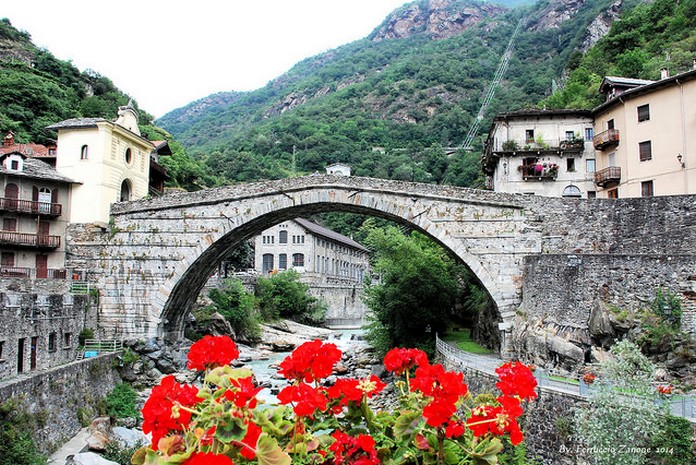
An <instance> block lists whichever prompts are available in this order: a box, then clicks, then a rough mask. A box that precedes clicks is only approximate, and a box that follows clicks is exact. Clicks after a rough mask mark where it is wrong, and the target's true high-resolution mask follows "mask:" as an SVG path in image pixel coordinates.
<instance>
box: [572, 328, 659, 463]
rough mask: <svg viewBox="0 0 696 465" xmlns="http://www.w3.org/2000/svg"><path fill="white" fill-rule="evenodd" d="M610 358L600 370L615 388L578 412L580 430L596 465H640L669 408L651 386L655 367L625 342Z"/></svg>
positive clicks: (593, 398)
mask: <svg viewBox="0 0 696 465" xmlns="http://www.w3.org/2000/svg"><path fill="white" fill-rule="evenodd" d="M611 353H612V355H613V356H614V357H613V359H611V360H608V361H606V362H603V363H602V364H601V366H600V368H601V371H602V373H603V374H604V376H605V377H606V378H607V379H608V380H609V382H610V383H611V384H602V385H600V389H599V391H598V392H597V393H596V394H594V395H592V396H591V397H590V399H589V406H588V408H586V409H581V410H579V411H578V412H577V414H576V418H575V420H576V426H577V428H576V431H577V432H578V435H579V437H580V439H581V440H582V441H583V442H584V443H585V444H586V445H587V447H588V450H589V451H590V453H591V455H592V456H593V457H594V458H595V460H596V463H597V465H642V464H644V463H645V458H646V455H647V453H648V452H649V450H650V446H651V444H652V442H651V441H652V438H653V437H654V436H655V435H657V434H658V433H659V431H660V430H661V429H662V425H663V421H664V416H663V415H664V413H665V409H664V408H663V406H662V405H661V404H659V403H656V402H655V397H654V395H655V390H654V389H653V388H652V387H651V386H650V384H649V382H650V380H651V379H652V376H653V373H654V371H655V367H654V365H653V364H652V362H650V360H648V359H647V357H645V356H644V355H643V354H641V353H640V349H639V348H638V346H636V345H635V344H633V343H632V342H630V341H627V340H624V341H621V342H619V343H617V344H615V345H614V346H613V347H612V349H611Z"/></svg>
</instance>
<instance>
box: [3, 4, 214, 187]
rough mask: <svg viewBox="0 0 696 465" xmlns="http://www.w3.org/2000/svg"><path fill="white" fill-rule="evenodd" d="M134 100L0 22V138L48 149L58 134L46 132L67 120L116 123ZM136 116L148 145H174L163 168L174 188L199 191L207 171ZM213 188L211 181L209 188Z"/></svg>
mask: <svg viewBox="0 0 696 465" xmlns="http://www.w3.org/2000/svg"><path fill="white" fill-rule="evenodd" d="M130 100H131V99H130V97H129V96H128V95H126V94H124V93H123V92H121V91H120V90H119V89H118V88H116V86H115V85H114V84H113V82H111V80H110V79H109V78H107V77H105V76H101V75H99V74H98V73H96V72H94V71H91V70H86V71H83V72H80V71H79V70H78V69H77V68H76V67H75V66H73V64H72V63H70V62H68V61H63V60H59V59H57V58H56V57H54V56H53V55H52V54H51V52H50V51H48V50H43V49H40V48H37V47H36V46H35V45H34V44H33V43H32V41H31V36H30V35H29V34H28V33H26V32H23V31H19V30H17V29H15V28H14V27H13V26H12V24H11V22H10V20H9V19H7V18H5V19H0V133H2V135H4V134H5V132H7V131H13V132H14V133H15V138H16V140H17V141H18V142H20V143H27V142H36V143H46V142H49V141H50V140H55V137H56V134H55V133H53V132H52V131H47V130H46V126H48V125H50V124H54V123H57V122H59V121H63V120H65V119H68V118H80V117H101V118H105V119H109V120H113V119H115V118H116V114H117V111H118V107H119V106H122V105H126V104H127V103H128V102H129V101H130ZM132 103H133V106H134V107H135V108H136V109H137V110H138V113H139V118H140V129H141V132H142V133H143V135H145V136H146V137H148V138H149V139H150V140H164V139H167V140H169V141H170V146H171V147H172V151H173V152H174V154H173V155H172V156H171V157H162V159H161V162H162V164H164V165H165V167H167V168H168V170H169V173H170V175H171V176H172V180H171V184H172V185H177V186H182V187H186V188H197V187H199V186H200V185H201V184H202V183H204V182H205V174H204V172H205V168H204V167H203V166H202V165H201V164H200V163H196V162H194V161H193V160H192V159H190V158H189V157H188V156H187V155H186V152H185V150H184V148H183V147H182V146H181V145H179V144H178V143H176V141H174V140H173V138H172V137H171V135H169V134H168V133H166V132H165V131H164V130H162V129H160V128H157V127H155V126H153V125H152V119H153V118H152V115H150V114H148V113H147V112H145V111H143V110H142V109H139V108H138V104H137V102H136V101H133V102H132ZM210 183H212V181H211V182H210Z"/></svg>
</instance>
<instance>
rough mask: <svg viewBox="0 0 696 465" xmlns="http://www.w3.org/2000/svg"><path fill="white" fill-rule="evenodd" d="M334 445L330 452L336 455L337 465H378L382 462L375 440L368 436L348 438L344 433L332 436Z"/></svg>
mask: <svg viewBox="0 0 696 465" xmlns="http://www.w3.org/2000/svg"><path fill="white" fill-rule="evenodd" d="M331 437H332V438H334V440H335V441H334V443H333V444H331V446H330V447H329V450H330V451H331V452H333V453H334V461H333V463H334V464H335V465H341V464H343V463H346V464H351V465H378V464H379V463H381V462H380V460H379V458H378V457H377V451H376V450H375V440H374V439H373V438H372V436H369V435H367V434H360V435H358V436H356V437H352V436H348V435H347V434H346V433H344V432H343V431H334V432H333V433H332V434H331Z"/></svg>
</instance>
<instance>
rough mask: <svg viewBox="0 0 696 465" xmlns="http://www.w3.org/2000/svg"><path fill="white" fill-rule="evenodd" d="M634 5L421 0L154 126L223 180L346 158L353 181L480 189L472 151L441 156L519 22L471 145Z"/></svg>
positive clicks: (469, 115) (594, 0) (464, 127)
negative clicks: (595, 28)
mask: <svg viewBox="0 0 696 465" xmlns="http://www.w3.org/2000/svg"><path fill="white" fill-rule="evenodd" d="M612 4H614V5H613V6H612ZM632 4H635V1H633V0H624V1H623V2H618V3H616V2H614V1H612V0H542V1H540V2H538V3H536V4H535V5H534V6H532V7H529V6H523V7H518V8H515V9H505V8H503V7H499V6H496V5H491V4H489V3H480V2H474V1H464V0H430V1H427V0H419V1H416V2H413V3H410V4H407V5H404V6H403V7H401V8H400V9H398V10H396V11H395V12H394V13H392V15H390V16H389V17H388V18H386V19H385V21H384V23H383V24H381V25H378V26H377V27H376V29H375V31H374V32H373V33H372V34H371V35H370V36H368V37H367V38H365V39H362V40H358V41H356V42H353V43H350V44H347V45H345V46H342V47H339V48H337V49H335V50H331V51H329V52H326V53H324V54H321V55H318V56H315V57H311V58H308V59H306V60H304V61H302V62H300V63H298V64H297V65H296V66H294V67H293V68H292V69H291V70H290V71H288V72H287V73H286V74H284V75H282V76H280V77H279V78H277V79H275V80H273V81H271V82H270V83H269V84H268V85H266V86H265V87H263V88H261V89H258V90H256V91H253V92H238V93H221V94H216V95H213V96H211V97H208V98H206V99H203V100H201V101H198V102H194V103H192V104H190V105H188V106H187V107H184V108H181V109H178V110H176V111H173V112H171V113H169V114H167V115H165V116H164V117H162V118H161V119H159V120H158V124H160V125H162V126H163V127H164V128H166V129H167V130H168V131H170V132H171V133H172V134H174V135H175V136H176V137H177V138H178V139H179V140H180V141H181V142H182V143H183V144H184V145H185V146H186V147H187V148H188V149H189V150H190V153H191V154H192V155H193V156H194V157H195V158H197V159H199V160H203V161H204V162H205V164H206V166H208V167H210V168H212V169H213V171H214V172H215V173H216V174H217V175H218V176H220V178H221V179H219V182H235V181H249V180H253V179H259V178H278V177H284V176H291V175H294V174H301V173H311V172H313V171H321V170H323V167H324V166H325V165H327V164H330V163H333V162H337V161H341V162H347V163H349V164H350V165H351V166H352V167H353V170H354V173H355V174H356V175H363V176H375V177H384V178H393V179H403V180H414V181H424V182H438V183H450V184H457V185H476V180H477V178H478V177H479V173H480V169H479V162H478V157H477V155H476V153H474V154H471V153H469V154H465V153H463V152H461V151H460V152H459V153H457V154H455V155H454V156H448V154H447V153H446V150H445V148H448V147H454V148H457V147H459V146H460V145H461V143H462V142H463V141H464V138H465V136H466V133H467V131H468V129H469V126H470V125H471V123H472V121H473V120H474V118H475V117H476V114H477V112H478V109H479V107H480V105H481V100H482V97H483V95H484V93H485V90H486V88H487V86H488V85H489V83H490V81H491V80H492V77H493V75H494V74H495V71H496V69H497V67H498V64H499V62H500V59H501V56H502V55H503V51H504V50H505V47H506V46H507V43H508V41H509V39H510V36H511V35H512V32H513V30H514V29H515V26H516V25H517V24H518V22H520V21H522V22H523V25H522V28H521V32H520V34H519V36H518V39H517V41H516V43H515V49H514V54H513V56H512V59H511V61H510V67H509V70H508V72H507V74H506V76H505V79H504V80H503V82H502V84H501V86H500V88H499V89H498V91H497V93H496V98H495V99H494V100H493V102H492V104H491V106H490V108H489V109H488V112H487V114H486V117H485V119H484V121H483V124H482V125H481V127H482V133H481V135H480V136H479V138H477V140H476V141H475V147H479V148H480V144H481V141H482V140H483V139H484V136H485V134H484V133H485V131H486V130H487V128H488V126H489V124H490V120H491V118H492V116H493V115H494V114H495V113H497V112H501V111H509V110H515V109H520V108H523V107H525V106H535V105H536V104H537V103H538V102H539V101H540V100H542V99H544V98H546V97H548V96H549V95H550V93H551V90H552V86H553V83H554V82H560V81H561V77H562V76H563V72H564V69H565V68H566V66H567V64H568V63H569V61H570V60H577V56H578V54H579V52H577V51H578V50H580V49H582V47H583V46H589V45H591V42H592V40H596V38H597V37H594V38H593V37H592V34H595V36H596V34H597V33H596V32H592V30H591V29H592V28H591V27H590V26H591V25H593V24H596V23H597V21H601V20H603V21H605V22H606V23H610V22H611V21H613V19H614V16H612V15H610V14H607V13H606V12H607V11H611V10H612V9H614V10H621V8H622V7H623V8H626V7H627V6H630V5H632ZM605 26H606V28H608V24H605Z"/></svg>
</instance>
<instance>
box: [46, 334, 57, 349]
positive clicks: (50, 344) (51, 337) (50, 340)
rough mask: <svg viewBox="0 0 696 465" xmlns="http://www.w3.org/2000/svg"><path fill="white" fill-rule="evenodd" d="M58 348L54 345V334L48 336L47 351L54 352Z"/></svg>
mask: <svg viewBox="0 0 696 465" xmlns="http://www.w3.org/2000/svg"><path fill="white" fill-rule="evenodd" d="M57 348H58V346H57V345H56V333H51V334H49V335H48V351H49V352H55V351H56V349H57Z"/></svg>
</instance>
